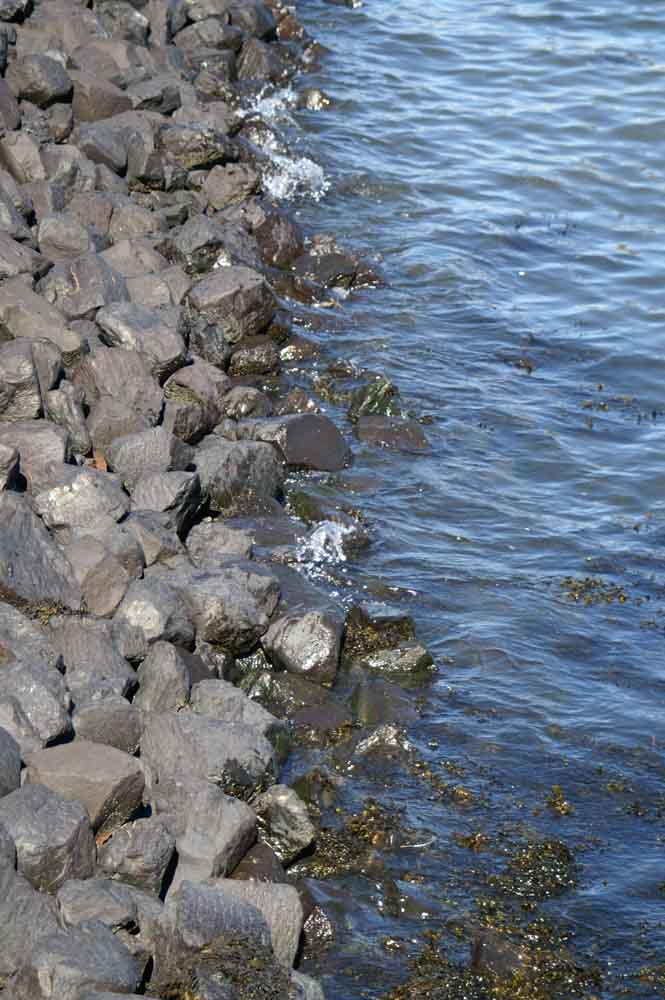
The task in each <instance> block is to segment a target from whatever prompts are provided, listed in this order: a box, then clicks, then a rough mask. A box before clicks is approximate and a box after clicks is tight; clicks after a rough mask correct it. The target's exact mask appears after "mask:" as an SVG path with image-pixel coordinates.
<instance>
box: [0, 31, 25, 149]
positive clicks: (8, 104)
mask: <svg viewBox="0 0 665 1000" xmlns="http://www.w3.org/2000/svg"><path fill="white" fill-rule="evenodd" d="M6 38H7V36H6V35H4V34H0V56H1V53H2V47H3V39H4V40H6ZM0 62H1V59H0ZM0 126H3V127H4V128H5V129H6V130H7V131H9V132H12V131H13V130H14V129H19V128H20V127H21V111H20V108H19V106H18V102H17V100H16V98H15V96H14V94H13V92H12V90H11V88H10V86H9V84H8V83H7V81H6V80H3V79H0Z"/></svg>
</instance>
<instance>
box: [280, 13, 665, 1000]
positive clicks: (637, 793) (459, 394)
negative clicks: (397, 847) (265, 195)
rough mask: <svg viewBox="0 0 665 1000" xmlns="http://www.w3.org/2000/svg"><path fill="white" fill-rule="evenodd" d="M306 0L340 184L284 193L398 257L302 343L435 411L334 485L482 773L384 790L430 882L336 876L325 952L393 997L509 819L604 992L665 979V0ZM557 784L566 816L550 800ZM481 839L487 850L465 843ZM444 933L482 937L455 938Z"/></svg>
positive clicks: (459, 908)
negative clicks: (360, 516)
mask: <svg viewBox="0 0 665 1000" xmlns="http://www.w3.org/2000/svg"><path fill="white" fill-rule="evenodd" d="M299 16H300V17H301V18H302V19H303V20H304V22H305V24H306V26H307V28H308V30H309V31H310V32H311V34H312V35H314V36H315V37H316V38H318V39H319V40H320V41H321V42H323V43H324V44H325V45H326V46H327V48H328V50H329V51H328V52H327V53H326V54H324V56H323V57H322V58H321V61H320V65H319V68H318V69H317V70H316V72H314V73H312V74H308V75H307V76H303V77H302V78H301V79H300V80H299V81H297V86H300V87H302V86H318V87H320V88H322V89H323V90H324V91H325V92H326V93H327V94H328V95H329V96H330V97H331V99H332V104H331V107H330V108H328V109H327V110H322V111H318V112H314V111H300V112H297V113H292V114H295V119H296V122H297V128H296V131H297V141H298V142H299V144H300V148H301V152H302V153H303V155H305V154H306V155H308V156H309V157H311V158H312V159H313V160H315V161H316V162H317V163H318V164H320V165H321V167H322V168H323V171H324V173H325V175H326V177H327V178H328V180H329V181H330V187H329V190H328V191H327V193H326V194H325V196H324V197H323V198H321V199H320V200H318V201H315V200H313V199H311V198H307V197H301V198H299V199H297V200H296V203H295V207H296V208H297V210H298V212H299V215H300V218H301V221H302V222H303V223H304V225H305V226H306V228H307V229H308V230H309V231H317V232H332V233H334V234H335V235H336V236H337V238H338V239H339V242H340V243H342V244H343V245H347V246H351V247H355V248H359V249H362V250H363V251H364V252H365V253H366V254H367V255H368V256H369V257H370V258H371V259H372V260H376V261H378V262H380V264H381V267H382V268H383V272H384V274H385V277H386V280H387V286H386V287H385V288H381V289H375V290H367V291H364V292H358V293H354V294H353V295H352V296H351V297H350V298H348V299H346V300H344V301H343V302H342V304H341V308H340V309H338V310H332V311H331V313H330V316H329V317H327V316H326V315H323V316H322V317H321V320H320V324H319V328H318V331H317V334H316V335H317V336H318V337H319V339H320V340H321V342H322V343H323V345H324V348H325V350H328V351H329V354H330V357H331V358H334V357H343V358H345V359H347V360H349V361H350V362H352V363H353V364H354V365H355V366H357V367H358V368H359V369H365V368H366V369H370V370H372V371H376V372H382V373H384V374H386V375H387V376H388V377H389V378H391V379H392V380H393V381H394V382H396V383H397V385H398V386H399V388H400V390H401V393H402V397H403V403H404V406H405V408H406V409H408V410H411V411H413V412H414V413H415V414H416V415H417V416H423V415H429V416H431V417H432V423H431V425H430V426H427V427H426V431H427V434H428V437H429V441H430V448H429V450H428V451H427V453H426V454H424V455H412V454H408V455H406V454H400V453H395V452H388V451H377V450H376V449H372V448H369V447H365V446H362V445H359V444H358V443H357V442H356V443H355V445H354V451H355V465H354V468H353V470H351V471H350V472H349V473H348V474H346V476H345V477H341V481H340V483H339V485H340V488H341V487H343V488H344V489H346V491H347V492H349V491H350V494H351V495H352V498H353V502H354V503H355V504H356V505H357V506H359V507H361V508H362V509H363V511H364V512H365V514H366V516H367V518H368V520H369V523H370V525H371V528H372V533H373V546H372V549H371V550H370V552H369V554H368V555H367V556H366V557H365V558H364V559H363V560H362V561H361V562H360V563H359V564H358V565H356V566H355V567H353V568H350V569H349V571H348V576H349V579H350V581H351V583H352V584H353V587H354V588H355V591H354V593H358V592H360V593H363V592H365V593H367V595H368V599H370V598H373V596H374V595H375V594H376V592H377V591H376V584H375V582H374V581H375V580H376V578H378V579H380V580H381V581H382V582H383V584H384V585H385V587H387V588H393V589H392V590H390V589H388V590H385V591H384V592H383V593H382V595H381V598H380V599H381V601H382V602H383V603H384V605H385V604H387V605H390V606H392V607H394V608H397V609H398V610H400V611H403V612H409V613H412V614H413V615H414V617H415V618H416V621H417V624H418V629H419V634H420V635H421V636H422V637H423V638H424V640H425V641H426V642H427V643H428V644H429V646H430V648H431V649H432V651H433V653H434V655H435V657H436V659H437V663H438V666H439V674H438V676H437V679H436V680H435V682H434V683H433V684H432V685H431V687H430V688H428V689H427V690H426V691H425V692H424V701H425V707H424V711H423V716H422V718H421V719H420V720H419V721H418V722H417V723H416V724H414V725H412V726H411V727H410V729H409V735H410V738H411V739H412V740H413V742H414V744H415V745H416V746H417V747H418V749H419V752H420V753H421V754H422V755H423V756H424V757H426V758H427V759H428V760H429V761H430V762H431V764H432V766H433V767H434V768H435V769H437V768H438V769H439V770H440V772H441V774H442V775H445V774H446V773H448V774H450V773H458V772H459V773H462V774H463V775H464V777H463V778H462V779H460V780H459V781H458V784H462V785H464V787H465V788H467V789H468V790H470V792H471V793H472V794H473V799H472V800H471V802H466V803H465V804H460V803H459V802H456V801H452V802H451V801H448V802H446V803H444V804H442V803H441V802H432V801H430V800H429V798H428V795H427V794H426V792H425V791H424V790H423V786H422V783H420V784H419V783H418V782H417V781H415V780H411V779H410V778H404V777H402V778H400V779H397V786H398V789H397V790H395V785H393V786H392V791H390V790H388V791H386V792H385V796H386V801H387V802H388V803H389V804H392V805H393V806H395V807H397V806H401V807H402V808H404V809H405V811H406V815H407V816H408V819H409V822H410V824H411V825H412V827H413V828H414V829H417V830H419V831H421V832H423V831H424V833H425V834H426V835H429V834H433V835H435V838H436V840H435V846H434V847H433V848H431V849H430V850H429V851H427V850H425V851H423V852H422V853H421V854H419V856H418V862H417V864H418V867H419V870H420V871H421V873H422V874H423V876H424V882H423V883H422V884H421V885H420V886H419V888H418V889H417V890H414V888H413V885H412V884H407V883H406V882H404V881H403V880H402V881H400V878H399V876H395V877H396V878H397V884H398V887H399V890H400V892H402V891H403V892H404V893H406V895H407V896H409V893H410V894H411V896H410V897H409V898H411V897H413V894H414V892H415V893H416V896H417V901H416V902H414V903H413V905H411V904H409V905H407V906H406V910H407V911H408V912H405V913H401V914H400V915H398V916H395V917H392V918H391V917H389V916H387V914H386V908H385V905H384V904H385V891H386V890H385V885H383V884H382V883H381V882H380V880H379V882H377V883H376V884H370V883H371V880H364V881H363V880H362V879H361V880H357V881H356V882H355V883H353V882H349V881H348V880H347V881H346V882H345V881H344V880H342V881H341V882H340V883H339V884H336V885H333V886H330V885H328V886H327V888H326V889H325V893H327V894H328V897H329V899H328V901H329V905H330V907H331V910H332V911H333V912H335V913H337V914H338V916H337V918H336V919H337V935H338V937H337V944H336V948H335V950H334V951H333V952H332V953H330V954H329V955H328V956H323V957H322V958H321V959H319V960H317V961H313V962H312V963H311V964H312V969H313V971H315V972H317V974H321V975H322V977H323V980H324V983H325V985H326V988H327V995H329V996H330V997H340V998H342V997H344V998H350V997H356V996H357V997H360V996H372V997H374V996H377V997H378V996H381V995H382V994H383V992H385V990H386V988H387V987H386V985H385V981H386V980H387V981H388V982H389V983H394V982H400V981H403V979H404V977H405V975H406V971H405V964H404V958H403V955H402V953H398V954H396V955H395V956H393V955H392V953H387V952H386V950H385V948H384V947H383V945H382V941H383V939H384V938H385V937H386V936H387V935H396V936H401V937H402V938H404V940H408V941H411V940H416V939H417V937H418V935H419V934H420V933H421V932H422V930H423V926H424V925H427V926H432V927H435V928H436V929H444V928H446V927H448V926H449V925H450V921H451V920H453V919H458V918H460V917H461V916H463V915H464V914H473V913H474V912H475V910H474V907H475V901H476V900H477V898H478V897H479V896H482V895H483V893H485V892H486V891H487V885H488V878H490V877H491V875H492V873H494V872H497V871H501V870H502V866H503V865H504V864H505V860H506V856H507V854H508V852H509V847H510V844H511V843H512V842H513V839H515V842H517V841H518V840H519V838H524V837H527V838H528V837H535V838H537V837H555V838H557V839H559V840H561V841H563V842H564V843H566V844H567V845H569V846H570V847H571V849H573V850H574V851H575V854H576V859H577V862H578V866H579V880H578V884H577V886H576V887H575V888H573V889H571V890H569V891H567V892H565V893H564V894H563V895H561V896H560V897H557V898H556V899H552V900H550V901H548V902H547V903H545V904H543V912H545V913H546V915H547V916H548V918H550V919H552V920H553V921H555V922H556V923H557V925H558V926H561V927H565V928H566V929H567V931H568V932H569V933H571V935H572V938H571V941H572V944H571V947H572V948H573V951H574V953H575V955H576V956H577V957H578V958H579V960H580V961H581V962H582V963H586V964H589V963H596V964H597V966H598V968H599V970H600V973H601V975H602V985H600V986H597V987H596V988H595V992H594V991H591V992H590V993H589V994H588V995H589V996H591V995H595V996H598V997H602V998H603V1000H606V998H608V1000H609V998H612V1000H614V998H618V997H621V996H624V995H630V996H640V997H651V996H654V997H655V996H663V995H665V987H664V986H663V983H664V982H665V979H663V978H661V980H660V986H658V985H657V984H656V980H655V979H654V977H653V976H651V978H649V976H645V975H643V976H642V979H641V980H640V979H639V975H638V974H639V971H640V969H643V968H644V967H645V966H649V967H652V966H654V965H658V964H660V965H661V969H662V968H663V961H664V959H663V948H664V946H665V925H664V923H663V920H664V908H663V902H664V900H665V897H664V895H663V889H662V885H663V882H664V880H665V865H664V860H665V822H664V818H663V809H664V808H665V781H664V777H665V767H664V760H663V745H664V743H665V725H664V721H663V717H664V711H663V709H664V701H665V671H664V668H663V653H664V630H665V565H664V560H663V554H664V542H665V462H664V460H663V457H664V451H665V434H664V426H665V425H664V423H663V415H664V413H665V388H664V387H665V352H664V350H663V343H664V335H665V253H664V250H665V98H664V97H663V94H664V91H665V8H664V7H663V6H662V5H661V4H655V3H645V2H636V0H632V2H631V0H621V2H619V0H612V2H606V3H601V2H598V0H587V2H584V3H579V2H564V0H558V2H557V0H528V2H523V3H495V2H488V0H477V2H476V3H474V4H471V3H468V2H464V3H463V2H461V0H435V2H430V3H428V4H422V3H416V2H414V0H401V2H399V3H397V2H395V0H366V2H365V3H364V5H363V6H361V7H357V8H354V9H349V8H345V7H339V6H331V5H326V4H324V3H321V2H318V0H312V2H307V3H302V4H301V5H300V7H299ZM329 412H332V413H333V414H334V415H335V416H336V417H337V418H338V419H341V420H342V421H343V419H344V418H343V411H342V410H339V411H335V409H334V407H332V408H330V409H329ZM346 429H347V431H348V433H349V434H351V427H350V425H347V426H346ZM571 577H572V578H574V580H575V581H578V584H574V583H570V582H569V583H567V584H564V583H563V581H564V580H565V579H567V578H571ZM587 578H590V579H591V581H592V582H591V583H587V584H583V583H582V582H581V581H584V580H586V579H587ZM571 594H577V595H578V596H577V600H576V599H575V597H574V596H571ZM610 598H611V600H610ZM433 741H436V746H435V744H434V742H433ZM357 772H358V773H357V782H358V784H357V788H358V789H359V791H358V792H357V794H358V795H359V796H360V797H362V794H370V793H371V792H372V775H371V774H369V773H367V774H366V773H364V772H363V771H362V767H360V766H359V767H358V769H357ZM450 780H451V781H453V784H454V783H455V781H454V780H453V779H450ZM555 785H559V786H560V787H561V789H562V790H563V794H564V796H565V799H566V800H567V801H568V802H569V803H570V805H571V807H572V812H570V813H568V814H565V815H560V814H559V813H558V812H556V810H554V809H552V808H551V807H550V806H549V805H548V799H550V798H551V795H552V787H553V786H555ZM478 831H484V832H485V833H486V834H487V836H488V837H489V840H490V847H489V848H488V850H487V852H485V853H481V854H474V853H473V852H470V851H468V850H466V851H465V850H464V849H462V848H460V847H459V846H458V842H457V840H456V839H455V834H464V835H467V834H470V833H475V832H478ZM412 863H415V862H412ZM321 891H322V892H323V891H324V890H321ZM349 900H352V905H349ZM424 912H425V913H427V916H423V913H424ZM444 941H445V937H444ZM446 946H447V947H448V948H449V949H450V954H451V956H453V957H455V958H459V960H460V961H463V960H464V958H465V956H466V954H467V951H468V940H466V941H464V940H463V941H462V943H461V944H460V943H459V941H458V939H457V938H456V937H455V936H454V935H453V934H451V935H450V940H449V941H447V942H446ZM350 969H352V970H354V971H353V975H349V974H348V973H349V970H350ZM624 990H625V991H628V992H626V993H624V992H623V991H624ZM584 995H587V994H584Z"/></svg>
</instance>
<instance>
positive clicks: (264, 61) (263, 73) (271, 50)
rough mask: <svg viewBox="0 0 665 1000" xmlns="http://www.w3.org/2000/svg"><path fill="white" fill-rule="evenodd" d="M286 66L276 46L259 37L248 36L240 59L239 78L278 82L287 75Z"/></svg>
mask: <svg viewBox="0 0 665 1000" xmlns="http://www.w3.org/2000/svg"><path fill="white" fill-rule="evenodd" d="M285 72H286V67H285V64H284V62H283V60H282V59H281V57H280V54H279V52H278V51H276V49H275V46H272V45H267V44H266V43H265V42H262V41H259V39H258V38H248V39H247V40H246V41H245V43H244V45H243V47H242V52H241V53H240V58H239V60H238V79H239V80H270V81H271V82H272V83H278V82H279V81H280V80H281V79H282V78H283V77H284V75H285Z"/></svg>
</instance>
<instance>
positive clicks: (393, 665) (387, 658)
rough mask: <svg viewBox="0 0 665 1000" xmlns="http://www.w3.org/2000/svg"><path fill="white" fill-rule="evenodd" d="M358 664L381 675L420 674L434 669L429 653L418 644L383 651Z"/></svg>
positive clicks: (411, 643)
mask: <svg viewBox="0 0 665 1000" xmlns="http://www.w3.org/2000/svg"><path fill="white" fill-rule="evenodd" d="M356 662H357V663H359V664H360V665H361V666H363V667H364V668H365V669H366V670H371V671H373V672H376V673H380V674H420V673H427V672H432V670H433V669H434V663H433V660H432V657H431V655H430V653H429V651H428V650H427V649H426V648H425V646H422V645H421V644H420V643H418V642H409V643H404V644H403V645H400V646H397V647H396V648H395V649H382V650H379V651H377V652H375V653H370V654H369V655H368V656H363V657H361V658H360V659H359V660H357V661H356Z"/></svg>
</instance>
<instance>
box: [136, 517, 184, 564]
mask: <svg viewBox="0 0 665 1000" xmlns="http://www.w3.org/2000/svg"><path fill="white" fill-rule="evenodd" d="M167 521H168V517H167V516H165V515H164V514H158V513H156V512H155V511H136V512H135V513H133V514H130V515H129V517H128V518H127V520H126V521H125V522H124V527H126V529H127V531H128V532H130V534H131V535H132V536H133V537H134V538H135V539H136V541H137V544H138V545H140V547H141V550H142V552H143V557H144V560H145V564H146V566H152V565H153V563H156V562H160V561H165V560H167V559H170V558H171V556H178V555H184V553H185V548H184V546H183V544H182V542H181V541H180V539H179V538H178V535H177V534H176V531H175V529H174V528H173V527H169V526H168V524H167Z"/></svg>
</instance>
